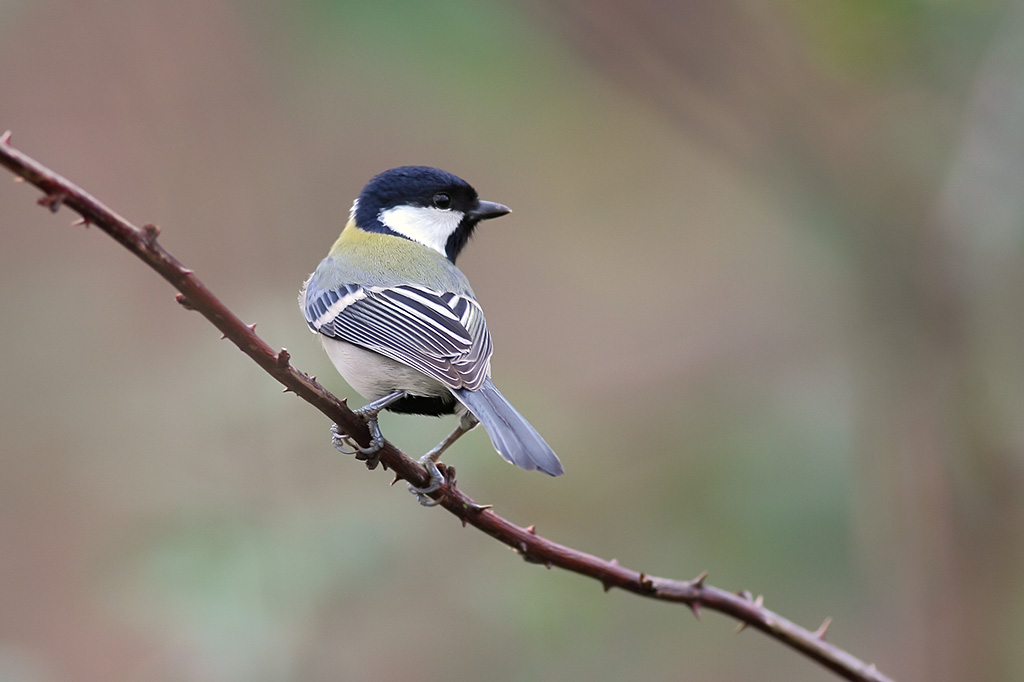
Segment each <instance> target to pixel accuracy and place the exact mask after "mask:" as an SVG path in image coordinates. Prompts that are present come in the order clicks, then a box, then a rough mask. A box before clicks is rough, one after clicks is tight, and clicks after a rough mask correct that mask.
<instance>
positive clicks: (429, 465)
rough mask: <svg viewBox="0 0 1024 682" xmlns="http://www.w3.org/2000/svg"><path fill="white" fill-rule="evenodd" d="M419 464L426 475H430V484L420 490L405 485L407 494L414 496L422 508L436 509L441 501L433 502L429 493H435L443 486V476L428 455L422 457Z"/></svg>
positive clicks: (416, 487) (411, 485) (410, 485)
mask: <svg viewBox="0 0 1024 682" xmlns="http://www.w3.org/2000/svg"><path fill="white" fill-rule="evenodd" d="M420 464H422V465H423V466H424V467H425V468H426V470H427V473H428V474H430V482H429V483H427V485H426V486H424V487H422V488H420V487H418V486H415V485H413V484H412V483H407V484H406V485H407V486H408V488H409V492H411V493H412V494H413V495H415V496H416V500H417V501H418V502H419V503H420V504H422V505H423V506H424V507H436V506H437V505H439V504H441V500H435V499H434V498H432V497H430V493H434V492H437V491H438V490H440V489H441V486H442V485H444V476H443V475H442V474H441V470H440V469H438V468H437V463H436V462H435V461H434V460H433V458H431V457H430V456H429V455H424V456H423V457H421V458H420Z"/></svg>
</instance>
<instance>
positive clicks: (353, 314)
mask: <svg viewBox="0 0 1024 682" xmlns="http://www.w3.org/2000/svg"><path fill="white" fill-rule="evenodd" d="M305 311H306V321H307V322H308V323H309V326H310V328H311V329H313V330H314V331H318V332H320V333H321V334H324V335H326V336H330V337H333V338H336V339H341V340H342V341H347V342H349V343H353V344H356V345H358V346H362V347H363V348H367V349H369V350H372V351H375V352H377V353H380V354H381V355H385V356H387V357H389V358H392V359H393V360H397V361H398V362H401V363H404V364H406V365H409V366H410V367H412V368H414V369H417V370H419V371H420V372H423V373H424V374H426V375H427V376H430V377H432V378H434V379H436V380H437V381H439V382H441V383H442V384H444V385H445V386H447V387H449V388H451V389H460V388H465V389H469V390H476V389H478V388H479V387H480V386H481V385H482V384H483V382H484V380H485V379H486V378H487V376H488V374H489V373H490V371H489V365H490V358H491V350H492V346H491V336H490V334H489V333H488V331H487V323H486V321H485V320H484V315H483V311H482V310H481V309H480V305H479V304H478V303H477V302H476V301H475V300H473V299H472V298H470V297H468V296H464V295H460V294H455V293H451V292H436V291H430V290H428V289H423V288H420V287H416V286H411V285H402V286H395V287H361V286H358V285H353V284H349V285H345V286H343V287H341V288H338V289H332V290H329V291H307V292H306V306H305Z"/></svg>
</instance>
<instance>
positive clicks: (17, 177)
mask: <svg viewBox="0 0 1024 682" xmlns="http://www.w3.org/2000/svg"><path fill="white" fill-rule="evenodd" d="M14 181H15V182H25V178H23V177H21V176H20V175H15V176H14Z"/></svg>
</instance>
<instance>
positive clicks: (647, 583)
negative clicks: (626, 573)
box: [640, 573, 655, 592]
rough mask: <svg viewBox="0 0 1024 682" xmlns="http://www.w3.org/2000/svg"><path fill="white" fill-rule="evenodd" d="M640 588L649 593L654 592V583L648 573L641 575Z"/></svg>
mask: <svg viewBox="0 0 1024 682" xmlns="http://www.w3.org/2000/svg"><path fill="white" fill-rule="evenodd" d="M640 586H641V587H643V588H644V589H645V590H647V591H648V592H654V591H655V590H654V581H653V580H651V579H650V578H649V577H648V576H647V574H646V573H641V574H640Z"/></svg>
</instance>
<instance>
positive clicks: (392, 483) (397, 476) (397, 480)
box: [388, 474, 402, 485]
mask: <svg viewBox="0 0 1024 682" xmlns="http://www.w3.org/2000/svg"><path fill="white" fill-rule="evenodd" d="M401 480H402V477H401V476H399V475H398V474H395V480H393V481H391V483H389V484H388V485H394V484H396V483H398V482H399V481H401Z"/></svg>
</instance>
